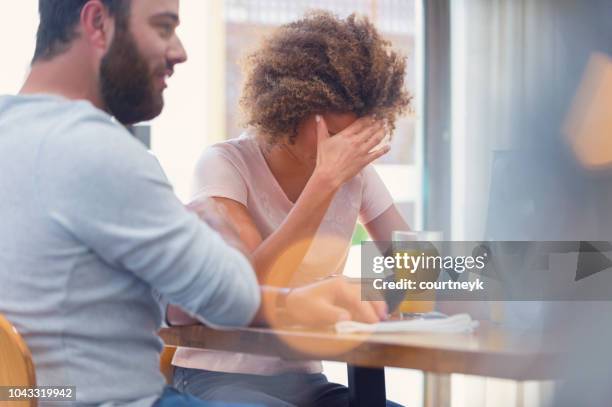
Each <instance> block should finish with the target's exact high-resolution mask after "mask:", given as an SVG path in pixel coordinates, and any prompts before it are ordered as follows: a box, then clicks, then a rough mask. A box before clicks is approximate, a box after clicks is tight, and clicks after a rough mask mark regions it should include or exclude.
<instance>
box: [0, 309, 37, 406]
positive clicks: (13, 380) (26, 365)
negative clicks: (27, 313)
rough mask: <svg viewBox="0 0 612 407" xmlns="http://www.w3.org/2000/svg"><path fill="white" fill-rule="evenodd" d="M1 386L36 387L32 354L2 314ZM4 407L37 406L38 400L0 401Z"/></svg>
mask: <svg viewBox="0 0 612 407" xmlns="http://www.w3.org/2000/svg"><path fill="white" fill-rule="evenodd" d="M0 385H1V386H16V387H18V386H21V387H34V386H36V374H35V373H34V363H33V362H32V354H31V353H30V350H29V349H28V345H27V344H26V343H25V341H24V340H23V338H22V337H21V335H19V332H17V330H16V329H15V327H14V326H13V325H11V323H10V322H8V321H7V320H6V318H4V317H3V316H2V315H1V314H0ZM0 405H2V406H10V405H15V406H36V405H37V403H36V400H29V401H27V402H24V401H20V402H14V403H13V402H11V403H9V402H7V401H0Z"/></svg>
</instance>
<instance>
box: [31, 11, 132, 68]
mask: <svg viewBox="0 0 612 407" xmlns="http://www.w3.org/2000/svg"><path fill="white" fill-rule="evenodd" d="M88 1H89V0H38V13H39V15H40V24H39V26H38V32H37V33H36V50H35V51H34V58H32V62H36V61H39V60H49V59H51V58H53V57H55V56H57V55H59V54H61V53H63V52H64V51H66V50H67V49H68V46H69V45H70V42H72V40H74V39H75V38H76V37H77V35H78V34H77V32H76V26H77V24H78V22H79V18H80V15H81V11H82V10H83V7H84V6H85V4H87V2H88ZM101 2H102V3H103V4H104V5H105V6H106V7H107V8H108V10H109V13H110V14H111V15H112V16H114V17H115V18H116V20H117V24H118V25H120V24H123V25H124V26H127V17H128V15H129V4H130V0H101Z"/></svg>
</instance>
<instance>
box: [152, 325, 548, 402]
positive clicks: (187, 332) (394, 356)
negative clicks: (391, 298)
mask: <svg viewBox="0 0 612 407" xmlns="http://www.w3.org/2000/svg"><path fill="white" fill-rule="evenodd" d="M160 335H161V337H162V338H163V340H164V342H165V343H166V345H169V346H185V347H192V348H203V349H214V350H223V351H233V352H242V353H253V354H260V355H269V356H281V357H283V358H285V359H293V360H308V359H321V360H333V361H340V362H346V363H347V364H348V365H349V369H348V373H349V388H350V394H351V406H377V405H384V400H385V381H384V367H385V366H389V367H400V368H409V369H418V370H423V371H425V372H432V373H436V374H443V375H448V374H451V373H461V374H468V375H479V376H489V377H498V378H504V379H512V380H517V381H524V380H551V379H555V378H556V372H557V371H558V369H557V360H558V357H557V356H558V353H556V350H555V349H554V348H553V347H552V346H551V343H555V341H549V340H547V338H546V337H545V336H542V335H534V334H530V335H527V334H517V333H512V332H510V331H507V330H505V329H503V328H501V327H499V326H496V325H493V324H490V323H481V326H480V327H479V328H478V329H477V330H476V331H475V332H474V333H472V334H431V333H402V334H397V333H394V334H380V333H378V334H374V335H368V334H337V333H335V332H333V331H332V330H317V331H314V330H303V329H293V328H291V329H275V330H272V329H265V328H243V329H235V330H216V329H212V328H208V327H204V326H199V325H198V326H185V327H175V328H166V329H162V330H161V331H160ZM426 385H427V382H426ZM427 397H428V396H427V394H426V398H427ZM429 397H431V395H430V396H429ZM437 397H438V398H440V397H443V398H444V397H449V395H442V396H440V395H438V396H437ZM432 404H435V405H443V404H446V402H445V401H444V400H437V401H435V402H434V403H432Z"/></svg>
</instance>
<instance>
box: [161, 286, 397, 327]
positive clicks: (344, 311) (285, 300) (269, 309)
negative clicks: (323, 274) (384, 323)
mask: <svg viewBox="0 0 612 407" xmlns="http://www.w3.org/2000/svg"><path fill="white" fill-rule="evenodd" d="M260 290H261V291H260V292H261V304H260V306H259V309H258V311H257V314H256V315H255V317H254V318H253V320H252V321H251V325H272V326H277V325H280V324H285V325H290V324H297V325H308V326H316V325H319V326H321V325H329V324H334V323H336V322H338V321H343V320H351V319H352V320H357V321H362V322H367V323H376V322H378V321H380V320H381V319H385V318H386V316H387V309H386V306H385V305H384V303H382V302H370V301H361V292H360V290H361V288H360V286H359V285H356V284H351V283H349V282H347V281H346V280H345V279H344V278H343V277H336V278H330V279H326V280H322V281H319V282H316V283H313V284H309V285H306V286H303V287H297V288H293V289H290V290H289V289H286V288H279V287H269V286H260ZM167 315H168V323H169V325H193V324H197V323H199V321H198V320H196V319H194V318H192V317H190V316H189V315H188V314H186V313H185V312H183V311H182V310H181V309H180V308H178V307H176V306H173V305H170V306H168V314H167Z"/></svg>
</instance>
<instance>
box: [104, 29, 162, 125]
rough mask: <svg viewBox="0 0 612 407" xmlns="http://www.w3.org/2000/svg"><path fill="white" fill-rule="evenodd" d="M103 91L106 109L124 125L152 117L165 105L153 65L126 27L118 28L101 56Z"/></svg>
mask: <svg viewBox="0 0 612 407" xmlns="http://www.w3.org/2000/svg"><path fill="white" fill-rule="evenodd" d="M164 68H165V67H164ZM100 92H101V95H102V100H103V102H104V104H105V106H106V109H107V110H108V111H109V112H110V114H112V115H113V116H114V117H115V118H116V119H117V120H118V121H119V122H120V123H123V124H125V125H128V124H133V123H138V122H141V121H145V120H150V119H153V118H154V117H156V116H158V115H159V114H160V113H161V111H162V109H163V107H164V99H163V96H162V94H161V92H156V91H155V88H154V86H153V75H152V72H151V69H150V68H149V66H148V65H147V62H146V61H145V60H144V58H143V57H142V55H141V54H140V52H139V51H138V46H137V45H136V42H135V41H134V38H133V37H132V35H131V34H130V33H129V30H128V29H127V28H125V27H122V28H120V29H118V30H117V31H116V35H115V38H114V39H113V43H112V44H111V46H110V48H109V50H108V52H107V53H106V55H105V56H104V58H102V62H101V65H100Z"/></svg>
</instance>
